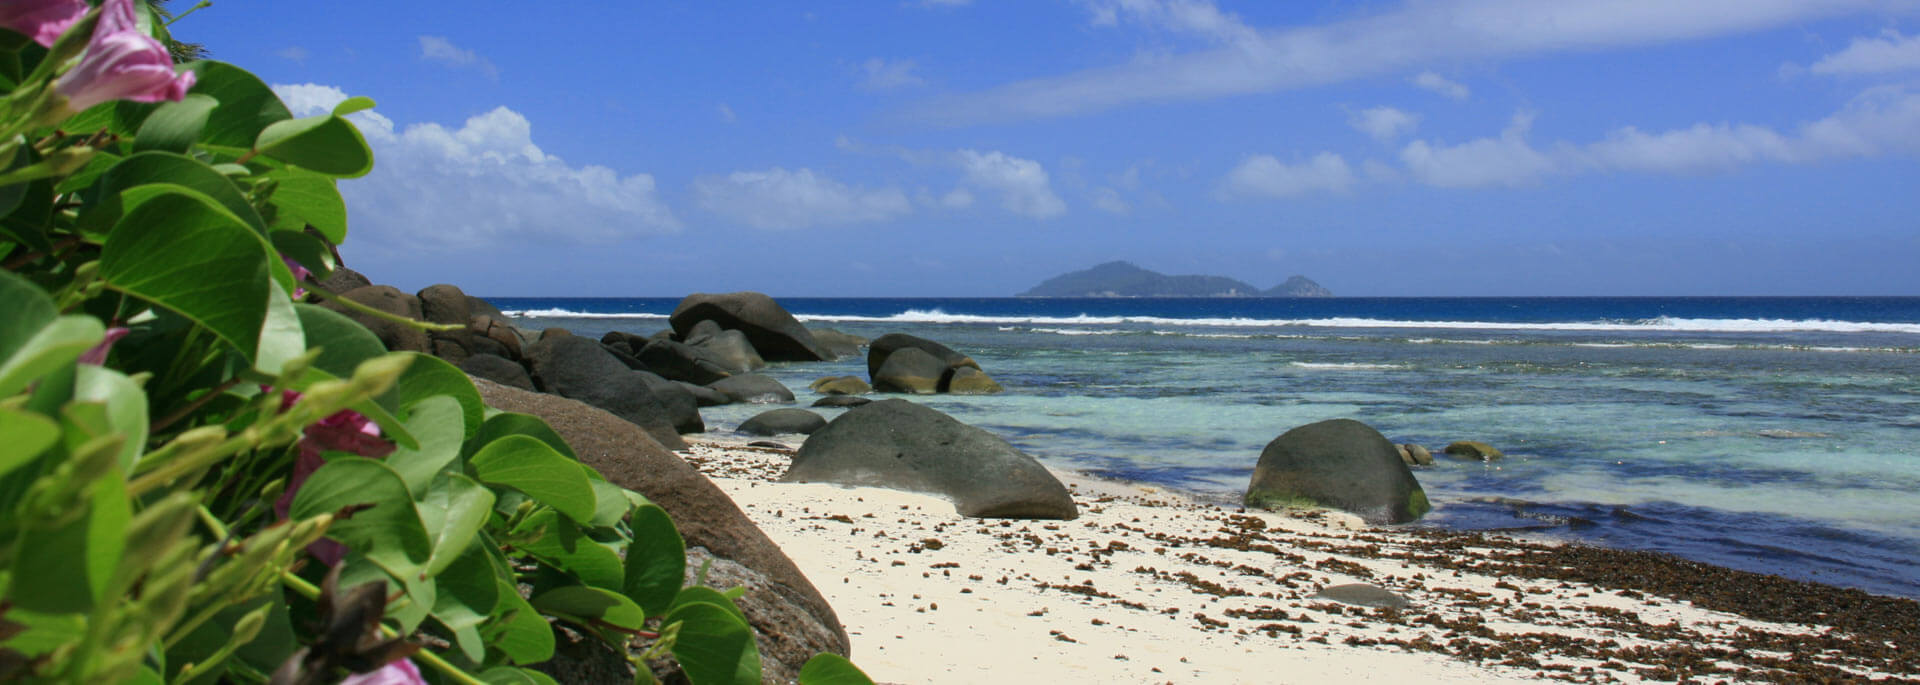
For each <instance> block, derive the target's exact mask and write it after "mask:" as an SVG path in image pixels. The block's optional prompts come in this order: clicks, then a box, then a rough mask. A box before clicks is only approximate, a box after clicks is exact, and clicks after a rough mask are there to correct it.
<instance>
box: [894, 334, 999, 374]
mask: <svg viewBox="0 0 1920 685" xmlns="http://www.w3.org/2000/svg"><path fill="white" fill-rule="evenodd" d="M905 349H916V350H920V351H921V352H925V353H927V354H928V355H930V356H932V357H933V358H934V359H937V360H939V361H940V365H941V366H942V367H943V368H948V369H957V368H960V367H962V366H971V367H973V368H976V369H978V368H980V364H979V363H978V362H975V361H974V360H973V358H972V357H969V356H967V355H964V354H961V353H959V352H956V351H954V349H953V348H951V347H947V346H946V345H942V344H940V343H937V342H934V341H932V340H928V339H926V338H922V337H919V336H913V335H907V334H905V333H888V334H886V335H883V336H880V337H878V338H874V339H873V342H870V343H868V344H867V377H868V378H878V377H879V373H880V369H881V368H882V367H884V366H886V363H887V359H888V358H890V357H892V356H893V354H894V353H895V352H899V351H900V350H905ZM935 377H936V378H937V377H939V376H938V375H936V376H935Z"/></svg>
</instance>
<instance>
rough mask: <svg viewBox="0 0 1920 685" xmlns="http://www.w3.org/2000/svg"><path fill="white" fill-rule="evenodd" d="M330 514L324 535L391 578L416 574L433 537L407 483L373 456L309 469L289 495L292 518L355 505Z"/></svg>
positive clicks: (430, 549) (422, 568) (340, 459)
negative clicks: (350, 512) (343, 514)
mask: <svg viewBox="0 0 1920 685" xmlns="http://www.w3.org/2000/svg"><path fill="white" fill-rule="evenodd" d="M368 505H371V508H366V509H359V510H358V511H356V512H354V513H353V515H352V516H351V517H349V518H344V519H342V518H335V519H334V521H333V525H332V526H330V527H328V528H327V537H329V538H332V539H334V540H337V541H339V542H340V543H341V544H344V545H346V546H347V547H348V548H350V549H352V550H354V551H356V552H359V553H361V554H364V555H366V557H367V558H368V559H370V560H372V561H373V562H374V563H376V564H379V565H380V567H381V568H384V569H386V571H387V572H388V573H389V574H391V575H393V576H394V577H395V578H401V579H409V578H416V577H418V576H420V575H421V574H422V573H423V572H424V571H425V570H426V565H427V562H428V560H429V559H430V558H431V557H432V555H433V543H432V542H431V541H430V540H429V539H428V537H427V531H426V528H425V527H424V526H422V525H421V523H420V514H419V512H418V511H416V510H415V509H414V506H413V497H412V496H411V495H410V494H408V492H407V484H406V482H405V481H402V480H401V479H400V474H398V473H395V472H394V470H393V469H392V468H389V467H388V466H387V465H386V464H382V463H380V462H378V461H374V460H372V459H364V458H360V457H338V458H335V459H333V460H331V461H328V462H327V464H326V465H325V466H322V467H320V470H318V471H315V472H313V475H312V476H310V477H308V478H307V482H306V483H305V484H304V485H302V486H301V487H300V491H299V493H298V494H295V495H294V497H293V508H292V512H291V518H293V519H295V520H299V519H306V518H312V517H314V516H319V515H321V514H332V513H336V512H339V511H340V510H342V509H348V508H356V509H357V508H359V507H362V506H368Z"/></svg>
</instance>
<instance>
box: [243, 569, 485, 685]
mask: <svg viewBox="0 0 1920 685" xmlns="http://www.w3.org/2000/svg"><path fill="white" fill-rule="evenodd" d="M280 582H282V583H285V584H286V586H287V587H290V588H293V591H294V592H298V593H300V595H301V596H302V597H306V598H307V599H311V600H314V601H319V599H320V588H317V587H314V586H313V583H309V582H307V579H305V578H301V577H300V576H296V575H294V574H293V572H291V571H289V572H286V573H282V574H280ZM380 634H381V635H384V636H386V637H388V638H396V637H400V631H397V630H394V629H393V628H390V627H388V626H387V624H385V623H382V624H380ZM413 658H416V659H419V660H421V661H424V662H426V663H427V665H428V666H432V667H433V668H434V670H437V671H440V672H441V673H443V674H445V675H446V676H447V678H449V679H451V680H453V681H454V682H456V683H461V684H462V685H486V682H485V681H482V680H480V679H479V678H475V677H473V676H472V675H470V674H468V673H467V672H466V671H462V670H460V667H458V666H455V665H453V664H450V663H447V661H446V660H445V659H442V658H440V655H438V654H434V653H433V651H432V650H427V649H422V650H420V651H418V652H414V653H413Z"/></svg>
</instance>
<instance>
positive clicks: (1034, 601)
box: [682, 436, 1920, 683]
mask: <svg viewBox="0 0 1920 685" xmlns="http://www.w3.org/2000/svg"><path fill="white" fill-rule="evenodd" d="M690 442H691V443H693V444H692V447H691V448H690V449H689V450H687V451H685V452H682V454H683V456H685V457H686V458H687V460H688V461H689V462H690V463H692V464H694V465H695V466H696V467H698V468H700V469H701V470H702V471H703V472H705V473H706V474H707V475H708V476H709V477H710V478H712V479H713V480H714V482H715V483H716V484H717V485H719V486H720V487H721V489H723V490H724V491H726V492H727V494H728V495H729V496H731V497H732V498H733V499H734V501H735V502H736V503H737V504H739V506H740V508H741V509H742V510H743V511H745V512H746V514H747V515H748V516H749V517H750V518H751V519H753V521H754V522H755V523H756V524H758V525H759V526H760V527H761V529H762V530H764V531H765V532H766V533H767V535H768V536H770V537H771V538H772V539H773V540H774V541H775V542H776V543H778V544H779V545H780V546H781V548H782V549H783V550H785V551H786V553H787V555H788V556H789V557H791V558H792V559H793V561H794V563H795V564H797V565H798V566H799V567H800V569H801V570H802V571H804V572H805V573H806V575H807V577H808V578H809V579H811V580H812V581H813V583H814V585H816V586H817V587H818V588H819V589H820V591H821V592H822V593H823V594H824V595H825V596H826V598H827V600H828V601H829V602H830V603H831V604H832V605H833V607H834V609H835V611H836V612H837V613H838V614H839V617H840V620H841V621H842V623H844V624H845V625H846V627H847V631H848V633H849V635H850V636H851V637H852V641H853V654H852V657H853V659H854V661H855V662H856V663H858V664H860V665H861V667H862V668H864V669H866V671H867V672H868V673H869V674H870V675H872V676H873V677H874V678H875V679H876V680H877V681H881V682H896V683H976V682H983V681H985V680H987V679H989V678H992V679H1001V680H1005V681H1007V682H1046V681H1053V682H1060V683H1067V682H1199V681H1206V682H1248V683H1251V682H1344V681H1354V680H1376V679H1378V680H1384V679H1388V678H1391V679H1394V680H1406V679H1409V676H1411V677H1413V678H1420V679H1427V680H1439V681H1448V682H1486V681H1500V680H1537V679H1541V678H1555V679H1564V680H1574V681H1599V682H1609V681H1616V680H1618V681H1629V682H1631V681H1640V680H1676V679H1681V678H1684V677H1697V678H1705V679H1707V680H1711V681H1718V680H1735V681H1738V680H1804V679H1843V680H1844V679H1865V678H1878V677H1886V676H1894V677H1896V678H1907V679H1914V678H1920V656H1916V654H1920V642H1916V641H1914V638H1915V636H1916V632H1917V631H1920V619H1916V617H1920V609H1916V604H1915V602H1913V601H1911V600H1899V599H1889V598H1880V597H1874V596H1871V595H1865V594H1864V593H1859V592H1857V591H1851V590H1841V589H1838V588H1829V587H1827V586H1819V585H1814V584H1811V583H1799V582H1797V581H1784V580H1780V579H1771V578H1770V577H1765V576H1755V575H1754V574H1746V573H1742V572H1737V571H1728V570H1726V569H1718V568H1715V567H1706V566H1701V565H1695V564H1688V563H1686V562H1679V561H1677V560H1673V559H1671V558H1669V557H1660V556H1658V555H1646V554H1641V553H1631V552H1615V551H1610V550H1593V549H1591V548H1578V547H1562V546H1559V545H1552V544H1543V543H1533V542H1524V541H1518V540H1512V539H1508V538H1501V537H1493V536H1481V535H1470V534H1459V533H1446V532H1440V531H1428V530H1421V531H1411V530H1404V529H1402V530H1387V529H1369V528H1368V527H1366V526H1365V525H1364V524H1362V523H1360V521H1359V520H1358V519H1357V518H1354V517H1350V516H1347V515H1344V514H1339V513H1321V514H1311V515H1294V514H1276V513H1266V512H1256V513H1242V512H1240V511H1238V510H1237V509H1229V508H1222V507H1218V506H1214V505H1210V504H1204V503H1196V502H1192V501H1189V500H1187V499H1185V498H1182V497H1180V496H1178V495H1177V494H1174V493H1168V492H1164V491H1160V490H1157V489H1154V488H1151V487H1144V486H1135V485H1131V484H1125V483H1113V482H1107V481H1098V480H1094V479H1090V478H1085V477H1080V476H1078V475H1076V474H1071V473H1061V474H1060V475H1061V476H1062V480H1063V481H1065V482H1067V483H1068V484H1069V486H1070V487H1071V489H1072V490H1073V492H1074V498H1075V500H1076V502H1077V503H1078V504H1079V505H1080V510H1081V516H1080V518H1078V519H1076V520H1073V521H1007V520H985V519H966V518H962V517H960V516H958V515H956V514H955V513H954V508H953V506H952V505H951V504H949V503H948V502H946V501H945V500H944V499H941V498H938V497H932V496H925V495H918V494H912V493H902V492H895V491H890V490H882V489H877V488H848V487H840V486H834V485H824V484H790V483H777V482H773V481H774V479H776V478H778V477H779V475H780V474H781V473H783V472H784V471H785V469H786V465H787V463H788V461H789V457H788V455H787V454H786V453H784V452H783V451H781V450H777V449H765V448H755V447H749V446H746V444H745V443H746V442H747V441H746V440H745V439H731V438H724V437H719V436H701V437H699V438H696V439H694V440H690ZM786 444H789V445H797V444H798V441H797V440H791V441H786ZM1595 581H1599V582H1597V583H1596V582H1595ZM1350 583H1367V584H1372V585H1376V586H1381V587H1384V588H1386V589H1388V590H1391V591H1392V592H1393V593H1395V594H1397V595H1399V596H1400V597H1403V598H1404V599H1405V600H1407V601H1408V602H1409V605H1408V606H1407V607H1405V608H1404V609H1392V608H1374V607H1368V606H1357V605H1351V604H1342V603H1338V602H1333V601H1329V600H1325V599H1319V598H1315V597H1314V595H1315V593H1316V592H1318V591H1320V590H1321V589H1322V588H1326V587H1329V586H1338V585H1343V584H1350ZM1804 607H1816V608H1817V607H1824V608H1826V610H1827V611H1826V615H1825V616H1818V615H1815V613H1816V610H1809V609H1804Z"/></svg>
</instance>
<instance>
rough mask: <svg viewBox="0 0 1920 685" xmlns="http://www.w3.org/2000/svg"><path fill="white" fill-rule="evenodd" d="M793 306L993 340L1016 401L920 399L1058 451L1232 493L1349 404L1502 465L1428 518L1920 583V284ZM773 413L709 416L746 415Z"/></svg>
mask: <svg viewBox="0 0 1920 685" xmlns="http://www.w3.org/2000/svg"><path fill="white" fill-rule="evenodd" d="M488 299H489V300H490V301H491V302H493V303H494V304H495V305H497V306H499V307H500V308H501V309H503V310H507V311H508V312H509V313H510V314H513V315H515V316H516V317H518V321H517V323H518V324H519V325H521V326H523V327H528V328H532V329H535V330H538V329H541V328H545V327H548V326H562V327H566V328H568V329H571V330H573V331H574V332H575V333H578V334H581V335H589V336H594V337H598V336H600V335H601V334H603V333H605V332H606V331H609V330H621V331H628V332H633V333H639V334H643V335H645V334H650V333H653V332H654V331H657V330H660V329H662V328H665V327H666V326H667V321H666V316H667V315H668V314H669V313H671V312H672V311H673V307H674V305H675V304H677V303H678V298H605V299H600V298H514V297H500V298H488ZM780 302H781V304H782V305H783V306H785V307H786V308H787V309H788V310H789V311H791V312H793V313H794V314H795V315H796V316H797V317H798V318H800V319H801V320H802V321H804V322H806V323H807V325H809V326H812V327H831V328H837V329H839V330H842V331H845V332H848V333H853V334H856V335H861V336H865V337H869V338H871V337H876V336H879V335H882V334H885V333H891V332H902V333H910V334H913V335H918V336H921V337H925V338H929V339H932V340H936V341H939V342H941V343H944V344H946V345H948V346H950V347H953V348H955V349H957V350H959V351H961V352H964V353H966V354H969V355H971V356H972V357H973V358H974V359H975V360H977V361H979V362H980V365H981V366H982V367H983V368H984V369H985V370H986V371H987V373H988V374H990V375H991V376H993V377H994V378H995V379H996V380H998V381H999V382H1000V383H1001V384H1002V385H1004V386H1006V388H1007V392H1006V393H1005V394H1001V395H994V396H968V397H956V396H933V397H917V398H914V399H915V401H919V402H923V403H925V404H927V405H929V406H932V407H934V408H937V409H939V410H941V411H944V412H946V413H948V414H950V415H952V416H954V417H955V418H958V419H960V420H962V421H965V422H967V423H970V424H973V425H976V426H979V427H982V428H985V429H987V430H990V431H993V432H994V433H996V434H998V435H1000V436H1001V437H1004V438H1006V439H1007V440H1008V441H1010V442H1012V443H1013V444H1014V445H1016V446H1018V447H1019V448H1020V449H1022V450H1023V451H1025V452H1027V453H1028V454H1031V455H1033V456H1034V457H1036V458H1038V459H1039V460H1041V461H1042V462H1044V463H1047V464H1049V465H1052V466H1056V467H1061V468H1067V469H1074V470H1080V471H1086V472H1090V473H1093V474H1095V475H1100V476H1106V477H1113V478H1121V479H1126V480H1131V481H1138V482H1144V483H1151V484H1157V485H1161V486H1165V487H1169V488H1175V489H1180V490H1184V491H1189V492H1192V493H1195V494H1197V495H1198V496H1200V497H1202V498H1207V499H1212V500H1217V501H1220V502H1223V503H1230V502H1233V501H1235V500H1236V499H1237V497H1238V496H1239V495H1240V493H1241V492H1243V491H1244V489H1245V488H1246V485H1247V480H1248V478H1249V476H1250V475H1251V473H1252V470H1253V466H1254V463H1255V462H1256V461H1257V460H1258V459H1259V456H1260V451H1261V449H1262V448H1263V447H1264V446H1265V445H1266V443H1267V442H1269V441H1271V440H1272V439H1273V438H1274V437H1276V436H1278V435H1279V434H1281V433H1283V432H1285V431H1287V430H1288V429H1290V428H1293V427H1295V426H1299V425H1303V424H1307V423H1311V422H1314V421H1320V420H1324V419H1331V418H1341V417H1346V418H1354V419H1358V420H1361V421H1364V422H1366V423H1368V424H1370V425H1372V426H1373V427H1375V428H1377V429H1379V430H1380V432H1382V433H1384V434H1386V436H1387V437H1388V438H1389V439H1391V440H1393V441H1394V442H1401V443H1419V444H1423V445H1427V446H1429V447H1430V448H1432V449H1434V450H1435V451H1436V452H1438V450H1439V448H1440V447H1442V446H1444V445H1446V444H1447V443H1449V442H1452V441H1455V440H1478V441H1482V442H1486V443H1489V444H1492V445H1494V446H1496V447H1498V448H1500V449H1501V450H1503V451H1505V452H1506V453H1507V455H1508V456H1507V458H1506V459H1504V460H1501V461H1497V462H1493V463H1484V464H1483V463H1478V462H1460V461H1452V460H1449V459H1447V458H1445V457H1444V456H1441V457H1438V458H1437V460H1438V462H1439V463H1436V464H1434V465H1433V466H1428V467H1420V468H1416V469H1415V476H1416V477H1417V478H1418V479H1419V481H1420V483H1421V485H1422V486H1423V487H1424V488H1425V489H1426V491H1427V496H1428V498H1429V499H1430V500H1432V502H1433V503H1434V507H1435V508H1434V511H1433V512H1432V513H1431V514H1429V515H1428V516H1427V517H1426V518H1425V519H1423V520H1422V521H1420V522H1419V523H1417V524H1413V525H1423V526H1440V527H1446V528H1453V529H1472V530H1504V531H1516V532H1520V533H1522V534H1524V535H1527V536H1532V537H1549V538H1557V539H1565V540H1573V541H1579V542H1583V543H1587V544H1594V545H1602V546H1609V547H1618V548H1629V549H1647V550H1657V551H1663V552H1669V553H1672V554H1675V555H1678V556H1681V557H1685V558H1689V559H1694V560H1697V561H1702V562H1707V563H1712V564H1717V565H1722V566H1728V567H1733V568H1739V569H1745V570H1751V571H1758V572H1763V573H1772V574H1778V575H1783V576H1788V577H1793V578H1800V579H1805V580H1813V581H1819V582H1824V583H1830V584H1834V585H1841V586H1848V587H1857V588H1861V589H1864V590H1867V591H1870V592H1874V593H1879V594H1889V595H1898V596H1904V597H1914V598H1920V297H1897V298H1890V297H1862V298H1853V297H1792V298H1716V297H1688V298H1609V297H1595V298H1327V299H1227V298H1221V299H1146V298H1143V299H1016V298H989V299H980V298H922V299H886V298H865V299H821V298H780ZM764 373H767V374H769V375H771V376H773V377H775V378H777V379H779V380H780V381H782V382H784V383H786V384H787V386H788V387H790V388H792V389H793V390H794V393H795V394H796V395H798V396H799V397H800V406H805V405H806V404H808V403H810V402H811V401H812V400H813V399H815V395H814V394H813V393H811V392H809V391H808V390H807V384H808V383H809V382H811V381H812V380H813V379H815V378H818V377H820V376H828V375H843V374H851V375H858V376H861V377H865V375H866V367H865V360H864V359H859V358H853V359H843V360H839V361H835V362H826V363H813V364H791V363H790V364H776V365H774V366H773V367H772V368H770V369H768V370H767V371H765V372H764ZM764 409H766V407H754V406H730V407H713V408H708V409H705V410H703V411H702V414H703V416H705V418H706V422H707V426H708V429H709V430H710V431H727V430H731V429H732V428H733V427H734V426H736V425H738V424H739V423H740V422H741V421H743V420H745V419H746V418H748V417H750V416H752V415H753V414H756V413H758V412H760V411H762V410H764ZM821 411H822V413H823V414H825V415H826V416H827V417H828V418H832V417H833V416H834V415H836V414H837V412H838V411H840V410H821Z"/></svg>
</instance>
